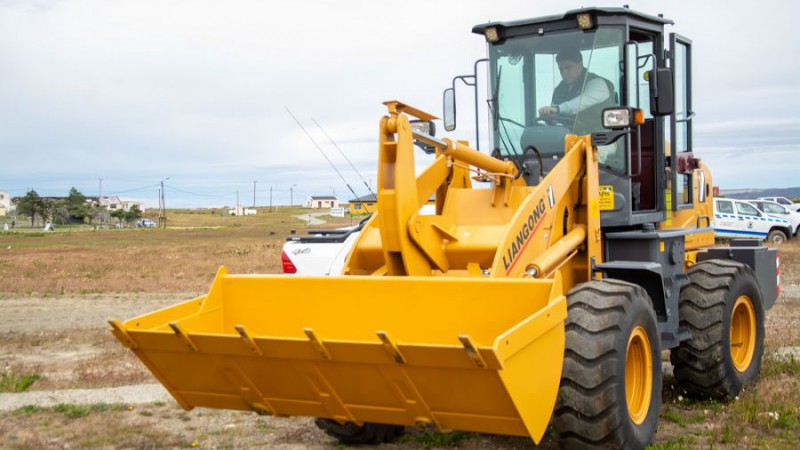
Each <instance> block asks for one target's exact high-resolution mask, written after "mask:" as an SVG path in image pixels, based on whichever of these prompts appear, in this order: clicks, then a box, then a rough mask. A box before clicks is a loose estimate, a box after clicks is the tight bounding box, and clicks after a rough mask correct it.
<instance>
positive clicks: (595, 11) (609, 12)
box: [472, 7, 675, 34]
mask: <svg viewBox="0 0 800 450" xmlns="http://www.w3.org/2000/svg"><path fill="white" fill-rule="evenodd" d="M581 13H589V14H592V15H593V16H628V17H631V18H635V19H638V20H640V21H644V22H650V23H653V24H657V25H672V24H674V23H675V22H673V21H672V20H670V19H665V18H663V17H661V16H652V15H650V14H645V13H641V12H638V11H633V10H631V9H628V8H596V7H589V8H580V9H573V10H570V11H567V12H565V13H564V14H560V15H552V16H544V17H534V18H531V19H522V20H514V21H508V22H488V23H484V24H480V25H475V26H474V27H472V32H473V33H476V34H484V31H485V30H486V28H489V27H500V28H516V27H522V26H527V25H538V24H545V23H552V22H558V21H562V20H566V19H573V20H574V19H575V17H576V16H577V15H578V14H581Z"/></svg>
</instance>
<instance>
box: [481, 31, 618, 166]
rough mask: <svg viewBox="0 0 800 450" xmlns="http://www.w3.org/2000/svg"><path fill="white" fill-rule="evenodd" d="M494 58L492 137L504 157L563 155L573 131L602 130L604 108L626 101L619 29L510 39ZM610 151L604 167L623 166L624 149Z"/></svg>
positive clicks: (495, 48)
mask: <svg viewBox="0 0 800 450" xmlns="http://www.w3.org/2000/svg"><path fill="white" fill-rule="evenodd" d="M489 55H490V64H491V69H490V70H491V73H490V77H489V78H490V84H491V91H490V96H491V106H492V112H493V118H492V119H493V120H492V121H493V141H494V147H495V148H497V149H499V151H500V153H501V155H503V156H514V155H522V154H523V152H524V151H526V150H527V148H528V147H530V146H533V147H535V149H536V150H537V151H538V152H540V154H541V156H548V155H550V154H563V152H564V136H565V135H566V134H567V133H571V134H578V135H585V134H589V133H592V132H595V131H603V130H604V128H603V127H602V124H601V111H602V110H603V109H604V108H607V107H610V106H614V105H619V104H620V92H621V89H620V83H621V77H622V70H623V67H622V64H623V57H622V55H623V30H622V29H621V28H602V29H599V30H594V31H581V30H575V31H567V32H560V33H549V34H543V35H534V36H524V37H518V38H510V39H507V40H506V41H505V42H502V43H499V44H496V45H492V46H490V53H489ZM605 150H606V152H605V153H607V154H609V153H610V154H611V155H606V156H608V157H607V158H606V161H605V165H607V166H611V167H612V168H616V169H619V170H622V169H623V168H624V166H625V164H624V159H623V158H622V157H621V155H620V154H621V153H622V148H621V146H613V148H610V149H605ZM614 153H616V154H614Z"/></svg>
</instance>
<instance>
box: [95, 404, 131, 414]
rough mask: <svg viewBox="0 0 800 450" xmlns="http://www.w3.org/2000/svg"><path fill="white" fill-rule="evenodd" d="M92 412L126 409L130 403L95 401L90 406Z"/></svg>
mask: <svg viewBox="0 0 800 450" xmlns="http://www.w3.org/2000/svg"><path fill="white" fill-rule="evenodd" d="M89 409H90V410H91V411H92V412H106V411H126V410H127V409H128V405H126V404H124V403H95V404H93V405H91V406H90V407H89Z"/></svg>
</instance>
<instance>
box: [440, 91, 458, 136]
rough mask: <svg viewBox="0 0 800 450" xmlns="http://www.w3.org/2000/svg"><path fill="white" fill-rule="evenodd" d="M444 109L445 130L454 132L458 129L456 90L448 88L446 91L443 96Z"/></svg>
mask: <svg viewBox="0 0 800 450" xmlns="http://www.w3.org/2000/svg"><path fill="white" fill-rule="evenodd" d="M443 103H444V105H443V109H444V113H443V114H442V116H443V117H444V119H443V120H444V129H445V130H447V131H453V130H455V129H456V90H455V89H453V88H447V89H445V90H444V95H443Z"/></svg>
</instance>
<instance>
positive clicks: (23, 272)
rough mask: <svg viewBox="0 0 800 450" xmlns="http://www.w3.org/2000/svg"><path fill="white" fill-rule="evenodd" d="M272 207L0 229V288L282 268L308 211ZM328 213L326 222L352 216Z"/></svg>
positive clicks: (139, 285) (200, 284) (190, 282)
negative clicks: (153, 222) (136, 224)
mask: <svg viewBox="0 0 800 450" xmlns="http://www.w3.org/2000/svg"><path fill="white" fill-rule="evenodd" d="M267 211H268V210H267V209H266V208H259V214H258V215H255V216H228V215H221V214H220V212H219V210H215V211H213V212H212V211H211V210H177V211H169V213H168V215H167V218H168V224H169V226H168V227H167V228H166V229H161V228H155V229H141V228H139V229H137V228H124V229H117V228H108V229H94V228H93V227H90V226H88V225H86V226H73V227H59V228H58V229H57V230H56V231H53V232H43V231H41V230H39V229H30V228H24V227H18V228H17V229H15V230H14V231H13V232H9V233H2V232H0V254H2V257H0V280H2V282H0V292H10V293H15V294H37V295H59V294H74V293H84V294H85V293H107V292H154V291H156V292H204V291H205V290H206V289H207V288H208V286H209V285H210V283H211V280H212V279H213V278H214V274H215V273H216V271H217V269H218V268H219V266H221V265H225V266H227V267H228V268H229V269H230V270H231V272H232V273H280V271H281V264H280V253H281V247H282V246H283V242H284V241H285V239H286V237H287V236H290V235H291V232H292V230H296V232H297V233H298V234H301V233H304V232H305V230H306V229H308V226H307V225H306V222H304V221H303V220H301V219H298V218H297V217H295V216H296V215H302V214H308V211H309V210H306V209H302V208H288V207H282V208H280V209H278V210H277V211H276V212H272V213H270V212H267ZM326 220H328V221H329V223H328V224H326V225H325V227H328V228H330V227H338V226H347V225H350V224H351V222H352V221H351V219H350V218H346V219H334V218H331V217H326ZM18 225H20V224H19V223H18Z"/></svg>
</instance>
